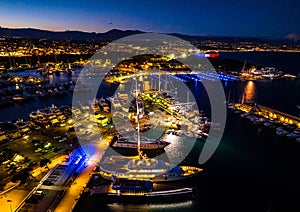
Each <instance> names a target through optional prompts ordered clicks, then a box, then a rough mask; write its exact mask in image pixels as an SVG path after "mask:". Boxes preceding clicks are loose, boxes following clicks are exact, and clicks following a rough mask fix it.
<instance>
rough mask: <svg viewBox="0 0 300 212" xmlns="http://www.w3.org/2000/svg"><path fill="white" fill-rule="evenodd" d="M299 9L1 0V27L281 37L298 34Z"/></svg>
mask: <svg viewBox="0 0 300 212" xmlns="http://www.w3.org/2000/svg"><path fill="white" fill-rule="evenodd" d="M45 2H47V3H45ZM299 8H300V1H299V0H278V1H276V0H248V1H246V0H212V1H203V0H194V1H192V0H187V1H183V0H173V1H171V0H159V1H158V0H157V1H155V0H152V1H146V0H139V1H130V0H128V1H126V0H125V1H124V0H123V1H121V0H106V1H100V0H99V1H95V0H93V1H76V0H72V1H70V0H52V1H41V0H40V1H30V0H13V1H6V0H0V26H2V27H26V28H27V27H32V28H40V29H49V30H56V31H61V30H81V31H88V32H105V31H108V30H110V29H114V28H116V29H123V30H124V29H137V30H143V31H148V32H168V33H171V32H176V33H182V34H189V35H217V36H223V35H228V36H246V37H253V36H254V37H283V36H285V35H286V34H289V33H292V32H300V12H299V11H300V10H299Z"/></svg>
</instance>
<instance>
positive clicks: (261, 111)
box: [234, 104, 300, 128]
mask: <svg viewBox="0 0 300 212" xmlns="http://www.w3.org/2000/svg"><path fill="white" fill-rule="evenodd" d="M234 107H235V108H236V109H238V110H241V111H244V112H250V111H251V112H254V113H256V114H258V115H261V116H264V117H265V118H267V119H277V120H279V121H280V122H281V123H282V124H295V125H297V126H298V127H299V128H300V117H297V116H293V115H291V114H287V113H284V112H282V111H279V110H275V109H273V108H269V107H266V106H263V105H259V104H234Z"/></svg>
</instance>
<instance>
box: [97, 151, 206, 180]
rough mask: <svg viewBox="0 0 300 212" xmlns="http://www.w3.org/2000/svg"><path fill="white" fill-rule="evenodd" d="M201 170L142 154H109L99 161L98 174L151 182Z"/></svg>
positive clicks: (108, 177) (177, 177)
mask: <svg viewBox="0 0 300 212" xmlns="http://www.w3.org/2000/svg"><path fill="white" fill-rule="evenodd" d="M201 171H202V169H201V168H198V167H193V166H177V165H174V164H170V163H167V162H165V161H163V160H156V159H153V158H147V157H145V156H144V155H143V156H142V157H139V156H137V157H135V158H129V157H125V156H111V157H106V158H105V159H104V161H103V162H101V163H100V175H101V176H102V177H103V178H104V179H107V180H112V179H113V178H114V177H117V178H125V179H129V180H151V181H153V182H166V181H177V180H184V179H187V178H190V177H193V176H195V175H197V174H199V173H200V172H201Z"/></svg>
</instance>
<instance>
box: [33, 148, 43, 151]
mask: <svg viewBox="0 0 300 212" xmlns="http://www.w3.org/2000/svg"><path fill="white" fill-rule="evenodd" d="M40 151H42V149H41V148H37V149H36V150H34V152H40Z"/></svg>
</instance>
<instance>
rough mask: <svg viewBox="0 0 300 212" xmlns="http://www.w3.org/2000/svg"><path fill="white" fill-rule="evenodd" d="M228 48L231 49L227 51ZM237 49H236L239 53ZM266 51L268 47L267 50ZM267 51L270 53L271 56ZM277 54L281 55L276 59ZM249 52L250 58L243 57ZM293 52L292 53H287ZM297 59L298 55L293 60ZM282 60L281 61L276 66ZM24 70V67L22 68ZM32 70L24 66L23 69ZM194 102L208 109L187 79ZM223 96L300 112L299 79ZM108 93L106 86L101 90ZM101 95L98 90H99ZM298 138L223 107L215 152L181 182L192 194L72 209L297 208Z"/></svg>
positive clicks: (20, 112)
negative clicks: (166, 200) (163, 200)
mask: <svg viewBox="0 0 300 212" xmlns="http://www.w3.org/2000/svg"><path fill="white" fill-rule="evenodd" d="M230 54H231V55H230ZM239 54H241V55H239ZM239 54H237V55H234V53H224V54H221V56H224V57H225V55H227V56H226V57H228V58H234V59H240V60H244V59H247V61H249V62H252V63H256V64H259V65H268V66H275V67H278V68H280V69H283V71H285V70H288V71H289V72H290V73H293V74H297V73H299V72H300V68H299V64H298V63H296V61H297V60H299V57H300V54H299V53H286V55H285V56H282V55H281V54H283V53H278V54H280V55H281V56H280V55H279V56H278V55H276V54H275V56H274V55H273V54H270V55H269V57H270V58H269V59H266V58H264V57H267V56H266V55H263V56H262V55H261V53H257V55H255V54H254V56H253V55H250V56H249V55H248V53H245V54H246V55H243V54H242V53H239ZM268 54H269V53H268ZM272 57H273V59H272ZM278 57H280V58H281V60H280V61H278ZM249 58H251V59H249ZM291 58H293V59H291ZM297 62H298V61H297ZM281 64H282V66H280V65H281ZM27 72H30V71H27ZM31 73H34V74H36V72H35V71H32V72H30V73H29V74H31ZM78 73H79V70H77V71H75V72H74V73H73V76H71V77H69V76H67V75H65V76H64V75H60V76H55V75H53V76H52V81H51V80H50V83H54V84H55V83H60V82H63V81H64V80H65V81H70V80H74V79H76V74H77V75H78ZM189 87H190V89H191V90H192V92H193V94H194V96H195V99H196V100H197V102H198V104H199V108H200V109H203V110H204V111H206V112H209V103H207V97H206V92H205V91H204V90H203V87H202V86H201V85H199V84H196V83H194V82H191V83H190V84H189ZM224 90H225V93H226V96H227V98H228V99H229V100H231V101H235V102H239V101H241V98H242V96H243V95H244V100H245V101H246V102H256V103H259V104H261V105H265V106H268V107H271V108H274V109H277V110H280V111H283V112H286V113H289V114H292V115H295V116H299V115H300V110H299V109H298V108H297V105H300V80H287V79H284V80H283V79H282V80H269V81H268V80H263V81H255V82H251V81H248V82H247V81H245V82H227V83H224ZM102 95H103V96H109V95H111V90H110V89H109V87H107V89H105V92H104V93H102ZM100 97H101V96H100ZM71 102H72V94H71V93H68V94H67V95H65V96H57V97H49V98H47V99H36V100H34V101H31V102H29V103H24V104H15V105H12V106H9V107H4V108H1V110H0V121H4V120H14V119H18V118H24V119H26V118H27V114H29V113H30V112H32V111H35V110H37V109H39V108H43V107H45V106H51V105H52V104H55V105H58V106H59V105H69V104H71ZM202 147H203V142H202V141H199V142H196V144H195V146H194V148H193V150H192V152H191V153H190V154H189V156H188V157H187V159H186V160H187V161H190V162H192V163H195V162H197V160H198V156H199V153H200V151H201V149H202ZM299 155H300V143H297V142H295V141H292V140H288V139H284V138H280V137H278V136H276V135H275V134H274V131H273V130H271V129H267V128H265V127H264V126H257V125H253V124H252V123H251V122H249V121H247V120H245V119H242V118H241V117H240V116H239V115H238V114H235V113H233V112H231V111H228V114H227V122H226V127H225V132H224V135H223V137H222V140H221V143H220V145H219V147H218V148H217V150H216V152H215V154H214V155H213V156H212V157H211V158H210V159H209V160H208V161H207V162H206V163H205V164H203V165H202V168H203V169H204V171H203V172H202V173H201V174H200V175H199V176H197V177H195V178H193V179H192V180H189V181H188V182H183V183H184V184H186V185H187V186H193V187H195V194H194V198H193V199H191V200H188V201H184V202H180V201H179V202H175V203H166V204H154V203H153V204H138V203H137V204H120V203H118V204H117V203H115V204H106V203H102V202H100V201H95V200H94V199H91V198H86V199H84V201H81V200H80V201H79V203H78V205H77V206H76V208H75V211H86V210H89V209H91V208H93V210H99V211H299V210H294V209H296V208H298V209H299V208H300V206H299V205H298V203H299V199H300V192H299V191H300V190H299V189H300V182H299V179H300V173H299V171H298V169H299V165H300V157H299Z"/></svg>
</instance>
